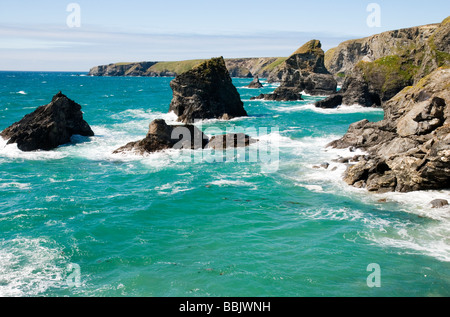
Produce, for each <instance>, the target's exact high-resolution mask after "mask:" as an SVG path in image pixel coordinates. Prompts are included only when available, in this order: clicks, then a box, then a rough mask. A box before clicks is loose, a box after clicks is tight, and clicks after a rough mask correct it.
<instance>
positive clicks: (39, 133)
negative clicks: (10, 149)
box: [0, 92, 94, 151]
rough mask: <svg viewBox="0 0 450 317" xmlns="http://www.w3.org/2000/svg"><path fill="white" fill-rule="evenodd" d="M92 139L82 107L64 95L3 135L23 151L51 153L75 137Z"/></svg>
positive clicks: (54, 99) (54, 98)
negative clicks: (89, 137)
mask: <svg viewBox="0 0 450 317" xmlns="http://www.w3.org/2000/svg"><path fill="white" fill-rule="evenodd" d="M75 134H77V135H82V136H93V135H94V132H93V131H92V129H91V127H90V126H89V124H88V123H87V122H86V121H84V119H83V113H82V112H81V106H80V105H79V104H77V103H76V102H74V101H73V100H70V99H69V98H67V97H66V96H65V95H63V94H62V93H61V92H59V93H58V94H56V95H55V96H54V97H53V99H52V101H51V102H50V103H49V104H48V105H45V106H40V107H38V108H37V109H36V110H35V111H34V112H32V113H30V114H27V115H26V116H25V117H23V118H22V120H20V121H19V122H16V123H14V124H13V125H11V126H10V127H8V128H6V129H5V130H3V131H2V132H1V133H0V136H2V137H3V138H4V139H5V140H8V144H12V143H17V147H18V148H19V149H20V150H22V151H35V150H45V151H49V150H52V149H54V148H56V147H58V146H60V145H63V144H66V143H69V142H70V138H71V137H72V136H73V135H75Z"/></svg>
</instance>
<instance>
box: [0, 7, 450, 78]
mask: <svg viewBox="0 0 450 317" xmlns="http://www.w3.org/2000/svg"><path fill="white" fill-rule="evenodd" d="M373 3H374V4H375V6H373V5H371V4H373ZM449 15H450V1H448V0H428V1H423V0H422V1H417V0H409V1H405V0H369V1H365V0H341V1H335V0H322V1H320V0H318V1H311V0H309V1H304V0H270V1H269V0H227V1H216V0H165V1H160V0H158V1H155V0H147V1H143V0H141V1H138V0H127V1H117V0H108V1H105V0H95V1H92V0H90V1H87V0H0V70H16V71H83V72H87V71H89V69H90V68H91V67H93V66H96V65H104V64H110V63H115V62H137V61H178V60H187V59H199V58H211V57H217V56H223V57H225V58H238V57H279V56H289V55H290V54H291V53H293V52H294V51H295V50H296V49H297V48H298V47H300V46H301V45H303V44H304V43H306V42H307V41H309V40H311V39H318V40H320V41H321V42H322V48H323V49H324V50H328V49H330V48H332V47H335V46H337V45H338V44H339V43H340V42H342V41H345V40H349V39H354V38H361V37H366V36H370V35H373V34H377V33H381V32H384V31H388V30H394V29H399V28H406V27H412V26H418V25H424V24H430V23H439V22H441V21H442V20H444V19H445V18H446V17H447V16H449Z"/></svg>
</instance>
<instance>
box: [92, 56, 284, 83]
mask: <svg viewBox="0 0 450 317" xmlns="http://www.w3.org/2000/svg"><path fill="white" fill-rule="evenodd" d="M285 60H286V58H284V57H260V58H230V59H225V64H226V67H227V69H228V71H229V73H230V76H231V77H240V78H252V77H254V76H259V77H261V78H266V77H267V76H268V75H269V73H270V72H271V71H272V70H273V69H274V68H275V67H277V65H279V64H281V63H282V62H283V61H285ZM204 61H205V60H204V59H194V60H186V61H173V62H138V63H113V64H109V65H101V66H95V67H93V68H91V70H90V71H89V75H90V76H145V77H175V76H176V75H177V74H181V73H184V72H186V71H188V70H190V69H192V68H193V67H195V66H197V65H198V64H200V63H202V62H204Z"/></svg>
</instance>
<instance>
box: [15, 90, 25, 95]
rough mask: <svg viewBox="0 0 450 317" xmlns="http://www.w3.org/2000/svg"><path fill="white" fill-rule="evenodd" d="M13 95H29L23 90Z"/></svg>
mask: <svg viewBox="0 0 450 317" xmlns="http://www.w3.org/2000/svg"><path fill="white" fill-rule="evenodd" d="M13 94H16V95H27V93H26V92H25V91H23V90H21V91H17V92H14V93H13Z"/></svg>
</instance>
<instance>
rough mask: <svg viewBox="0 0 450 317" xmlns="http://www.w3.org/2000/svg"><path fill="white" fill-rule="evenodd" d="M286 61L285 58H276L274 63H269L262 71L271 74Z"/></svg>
mask: <svg viewBox="0 0 450 317" xmlns="http://www.w3.org/2000/svg"><path fill="white" fill-rule="evenodd" d="M286 60H287V57H278V58H277V59H276V60H275V61H274V62H272V63H270V64H269V65H267V66H265V67H264V68H263V69H262V71H264V72H271V71H273V70H274V69H275V68H277V67H278V66H280V65H281V64H282V63H284V62H285V61H286Z"/></svg>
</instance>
